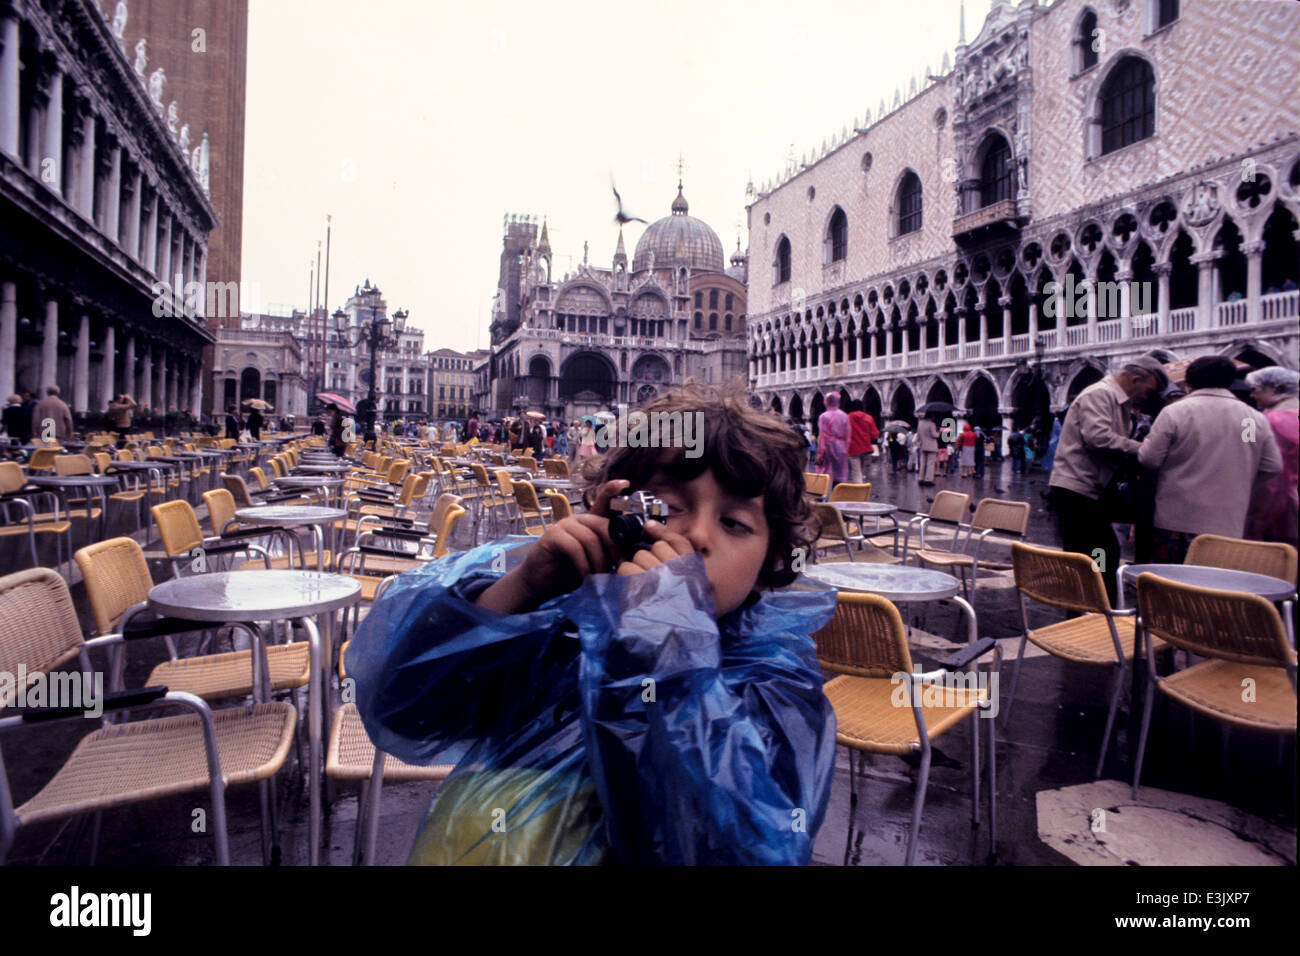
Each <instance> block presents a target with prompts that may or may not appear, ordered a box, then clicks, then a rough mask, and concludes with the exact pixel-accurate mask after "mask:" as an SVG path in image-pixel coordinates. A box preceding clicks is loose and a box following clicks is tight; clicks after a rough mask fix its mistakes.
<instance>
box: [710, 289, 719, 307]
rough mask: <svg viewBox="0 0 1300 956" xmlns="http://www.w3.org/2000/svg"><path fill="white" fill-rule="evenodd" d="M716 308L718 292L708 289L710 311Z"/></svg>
mask: <svg viewBox="0 0 1300 956" xmlns="http://www.w3.org/2000/svg"><path fill="white" fill-rule="evenodd" d="M717 307H718V290H717V289H710V290H709V308H710V309H716V308H717Z"/></svg>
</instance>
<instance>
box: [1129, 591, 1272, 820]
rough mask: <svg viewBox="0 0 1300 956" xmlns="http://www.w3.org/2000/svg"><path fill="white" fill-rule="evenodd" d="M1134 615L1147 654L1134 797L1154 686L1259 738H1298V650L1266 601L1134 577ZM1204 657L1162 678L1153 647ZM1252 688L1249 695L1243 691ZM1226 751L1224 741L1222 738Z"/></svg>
mask: <svg viewBox="0 0 1300 956" xmlns="http://www.w3.org/2000/svg"><path fill="white" fill-rule="evenodd" d="M1138 614H1139V617H1140V620H1141V623H1142V631H1143V635H1144V637H1145V638H1146V639H1145V640H1144V641H1143V644H1144V646H1145V648H1146V654H1147V669H1146V672H1147V682H1148V687H1147V694H1146V699H1145V701H1144V702H1143V706H1142V725H1141V730H1140V731H1139V733H1138V749H1137V760H1136V761H1135V762H1134V764H1133V797H1134V798H1136V797H1137V792H1138V785H1139V783H1140V781H1141V779H1142V760H1143V758H1144V757H1145V755H1146V742H1147V731H1148V730H1149V729H1150V725H1151V704H1152V701H1153V699H1154V698H1155V694H1154V693H1153V692H1152V688H1151V687H1150V684H1151V682H1154V683H1155V685H1156V687H1158V688H1159V689H1160V690H1161V692H1162V693H1164V694H1165V695H1167V696H1168V697H1170V698H1172V699H1174V700H1176V701H1178V702H1179V703H1181V704H1183V705H1185V706H1187V707H1190V708H1191V709H1192V710H1194V711H1196V712H1197V713H1200V714H1204V715H1205V716H1207V717H1213V718H1214V719H1215V720H1219V721H1222V722H1224V723H1225V724H1226V725H1227V727H1229V728H1231V727H1245V728H1249V729H1251V730H1257V731H1261V732H1264V733H1270V734H1280V735H1286V736H1291V737H1294V736H1295V733H1296V652H1295V649H1294V648H1293V647H1292V646H1291V643H1290V641H1289V640H1288V639H1287V636H1286V631H1285V629H1284V628H1283V625H1282V618H1281V616H1280V615H1279V614H1278V612H1277V608H1276V607H1274V606H1273V605H1272V604H1271V603H1270V602H1269V601H1267V600H1266V599H1265V598H1262V597H1259V596H1258V595H1255V594H1247V593H1243V592H1240V591H1219V590H1215V589H1212V588H1198V587H1193V586H1191V585H1187V584H1179V583H1177V582H1175V581H1169V580H1167V579H1165V578H1161V577H1159V576H1157V575H1155V574H1151V573H1150V572H1147V573H1145V574H1142V575H1139V576H1138ZM1160 641H1163V642H1167V643H1168V644H1169V645H1172V646H1173V647H1177V648H1181V649H1182V650H1184V651H1187V652H1188V653H1189V654H1195V655H1198V656H1199V657H1204V658H1207V660H1204V661H1201V662H1200V663H1197V664H1193V665H1192V666H1191V667H1187V668H1184V669H1183V670H1180V671H1177V672H1176V673H1173V674H1169V675H1168V676H1166V677H1159V676H1157V675H1156V670H1155V651H1156V650H1157V643H1158V642H1160ZM1247 686H1249V687H1251V688H1253V691H1254V693H1253V694H1251V695H1247V694H1246V693H1245V692H1244V688H1245V687H1247ZM1225 747H1226V741H1225Z"/></svg>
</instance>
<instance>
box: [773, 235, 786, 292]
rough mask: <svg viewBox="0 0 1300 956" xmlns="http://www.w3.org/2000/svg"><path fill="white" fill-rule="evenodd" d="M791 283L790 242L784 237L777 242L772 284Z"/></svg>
mask: <svg viewBox="0 0 1300 956" xmlns="http://www.w3.org/2000/svg"><path fill="white" fill-rule="evenodd" d="M789 281H790V240H789V239H787V238H786V237H785V236H782V237H781V238H780V239H778V240H777V241H776V259H775V260H774V261H773V262H772V284H773V285H780V284H781V283H782V282H789Z"/></svg>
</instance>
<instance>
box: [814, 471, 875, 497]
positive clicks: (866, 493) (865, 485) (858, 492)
mask: <svg viewBox="0 0 1300 956" xmlns="http://www.w3.org/2000/svg"><path fill="white" fill-rule="evenodd" d="M822 477H823V478H824V477H826V476H825V475H823V476H822ZM829 500H830V501H870V500H871V482H869V481H864V482H862V483H861V484H854V483H852V482H848V481H841V482H840V483H839V484H838V485H836V486H835V487H834V488H832V489H831V496H830V499H829Z"/></svg>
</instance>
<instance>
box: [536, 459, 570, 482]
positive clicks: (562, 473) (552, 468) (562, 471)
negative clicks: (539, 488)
mask: <svg viewBox="0 0 1300 956" xmlns="http://www.w3.org/2000/svg"><path fill="white" fill-rule="evenodd" d="M542 468H543V469H544V470H545V471H546V477H547V478H568V477H569V463H568V462H567V461H565V460H564V459H563V458H544V459H542Z"/></svg>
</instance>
